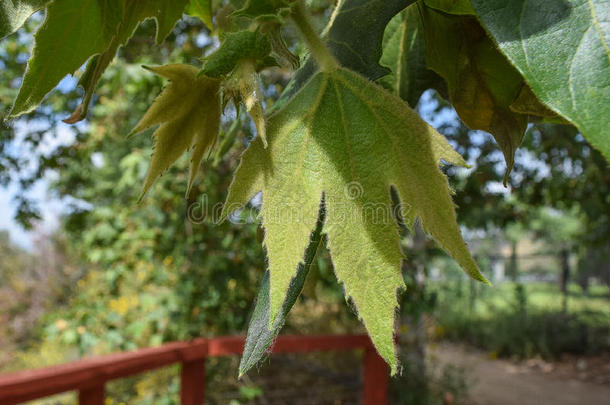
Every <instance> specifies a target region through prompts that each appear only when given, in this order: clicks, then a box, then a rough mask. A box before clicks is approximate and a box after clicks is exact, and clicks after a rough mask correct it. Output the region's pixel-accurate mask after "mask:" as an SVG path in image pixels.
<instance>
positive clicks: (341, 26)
mask: <svg viewBox="0 0 610 405" xmlns="http://www.w3.org/2000/svg"><path fill="white" fill-rule="evenodd" d="M414 2H415V0H342V1H339V2H337V6H336V7H337V8H336V9H335V11H334V12H333V14H332V16H331V20H330V21H329V23H328V26H327V27H326V29H325V30H324V33H323V34H324V35H323V37H324V38H323V39H326V41H327V46H328V49H329V50H330V52H331V53H332V54H333V55H334V56H335V58H337V61H339V64H340V65H341V66H343V67H346V68H348V69H351V70H353V71H355V72H358V73H360V74H361V75H363V76H365V77H367V78H369V79H370V80H377V79H379V78H380V77H382V76H384V75H386V74H388V73H390V70H389V69H388V68H386V67H383V66H381V65H380V64H379V59H380V58H381V54H382V44H383V37H384V31H385V28H386V26H387V25H388V23H389V22H390V20H391V19H392V18H393V17H394V16H395V15H396V14H397V13H399V12H400V11H401V10H402V9H404V8H405V7H407V6H408V5H410V4H412V3H414ZM317 70H318V69H317V66H316V63H315V61H314V60H313V58H309V59H308V60H307V62H306V63H305V64H304V65H303V66H302V67H301V68H300V69H299V70H298V71H297V72H296V74H295V75H294V77H293V79H292V80H291V81H290V83H289V84H288V86H287V87H286V90H285V91H284V92H283V93H282V97H281V98H280V99H279V100H278V101H277V102H276V104H275V106H274V107H275V108H279V107H281V106H282V105H284V104H285V102H286V101H288V99H289V98H290V97H291V96H292V95H293V94H294V93H296V92H297V91H298V90H299V89H300V88H301V87H303V85H305V83H307V81H308V80H309V79H310V78H311V76H313V75H314V74H315V73H316V71H317Z"/></svg>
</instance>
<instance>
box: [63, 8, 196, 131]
mask: <svg viewBox="0 0 610 405" xmlns="http://www.w3.org/2000/svg"><path fill="white" fill-rule="evenodd" d="M186 1H187V0H178V1H176V0H131V1H126V2H124V3H123V13H122V16H123V17H122V19H121V21H120V22H119V24H118V26H117V34H116V35H115V36H114V37H113V38H112V41H111V42H110V44H109V45H108V48H107V49H106V50H105V51H104V52H103V53H102V54H100V55H96V56H94V57H93V58H91V59H90V60H89V63H87V68H86V69H85V73H84V74H83V76H82V77H81V79H80V80H79V82H78V84H79V86H81V87H82V88H83V89H84V90H85V94H84V95H83V101H82V102H81V104H80V105H79V106H78V107H77V108H76V110H75V111H74V113H73V114H72V115H71V116H70V117H69V118H67V119H65V120H64V122H66V123H68V124H74V123H75V122H78V121H81V120H83V119H85V117H86V116H87V111H88V109H89V104H90V102H91V98H92V97H93V93H94V92H95V88H96V86H97V83H98V82H99V80H100V78H101V77H102V74H103V73H104V71H105V70H106V68H107V67H108V65H109V64H110V62H112V60H113V59H114V57H115V55H116V53H117V51H118V49H119V47H121V46H122V45H126V44H127V42H128V41H129V39H130V38H131V36H132V35H133V33H134V32H135V30H136V28H137V27H138V25H139V24H140V22H142V21H144V20H146V19H147V18H155V20H156V22H157V33H156V41H157V43H158V44H160V43H161V42H163V40H164V39H165V38H166V37H167V36H168V35H169V33H170V32H171V30H172V29H173V27H174V25H176V21H178V20H179V19H180V17H181V16H182V11H183V10H184V6H185V4H186Z"/></svg>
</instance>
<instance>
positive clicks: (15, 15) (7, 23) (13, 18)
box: [0, 0, 49, 39]
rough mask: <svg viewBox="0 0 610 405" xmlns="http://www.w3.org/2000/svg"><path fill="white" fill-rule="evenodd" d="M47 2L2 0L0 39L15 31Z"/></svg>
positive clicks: (41, 0) (42, 0) (0, 5)
mask: <svg viewBox="0 0 610 405" xmlns="http://www.w3.org/2000/svg"><path fill="white" fill-rule="evenodd" d="M48 2H49V0H2V2H0V39H2V38H4V37H5V36H7V35H9V34H12V33H13V32H15V31H17V29H18V28H19V27H21V26H22V25H23V23H24V22H25V20H27V19H28V17H29V16H31V15H32V14H34V13H35V12H36V11H38V10H40V9H42V8H43V7H44V6H45V4H47V3H48Z"/></svg>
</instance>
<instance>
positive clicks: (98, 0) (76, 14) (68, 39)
mask: <svg viewBox="0 0 610 405" xmlns="http://www.w3.org/2000/svg"><path fill="white" fill-rule="evenodd" d="M121 4H122V2H121V1H120V0H63V1H54V2H51V3H49V5H48V6H47V15H46V18H45V20H44V23H43V24H42V26H41V27H40V28H39V29H38V31H37V32H36V35H35V36H34V49H33V50H32V56H31V57H30V59H29V61H28V67H27V69H26V71H25V76H24V78H23V83H22V85H21V88H20V89H19V94H18V95H17V99H16V100H15V104H14V105H13V108H12V110H11V113H10V115H9V117H10V118H12V117H17V116H19V115H21V114H24V113H28V112H30V111H32V110H34V109H35V108H36V107H37V106H38V105H39V104H40V102H41V101H42V99H43V98H44V96H45V95H46V94H47V93H48V92H49V91H51V90H52V89H53V88H54V87H55V86H56V85H57V83H59V81H60V80H61V79H62V78H63V77H64V76H66V75H67V74H70V73H72V72H74V71H75V70H76V69H78V68H79V67H81V66H82V65H83V64H84V63H85V62H86V61H87V59H88V58H89V57H90V56H91V55H94V54H96V53H101V52H103V51H104V50H105V49H106V47H107V46H108V44H109V43H110V41H111V40H112V38H113V37H114V35H115V33H116V27H117V24H118V23H119V21H120V19H121V14H122V5H121Z"/></svg>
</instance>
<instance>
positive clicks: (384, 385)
mask: <svg viewBox="0 0 610 405" xmlns="http://www.w3.org/2000/svg"><path fill="white" fill-rule="evenodd" d="M389 374H390V370H389V368H388V365H387V364H386V362H385V361H384V360H383V358H382V357H381V356H380V355H379V353H377V351H376V350H375V348H374V347H372V346H369V347H368V348H367V349H366V350H365V352H364V387H363V388H362V390H363V396H364V398H363V401H362V403H363V405H385V404H387V403H388V379H389Z"/></svg>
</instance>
